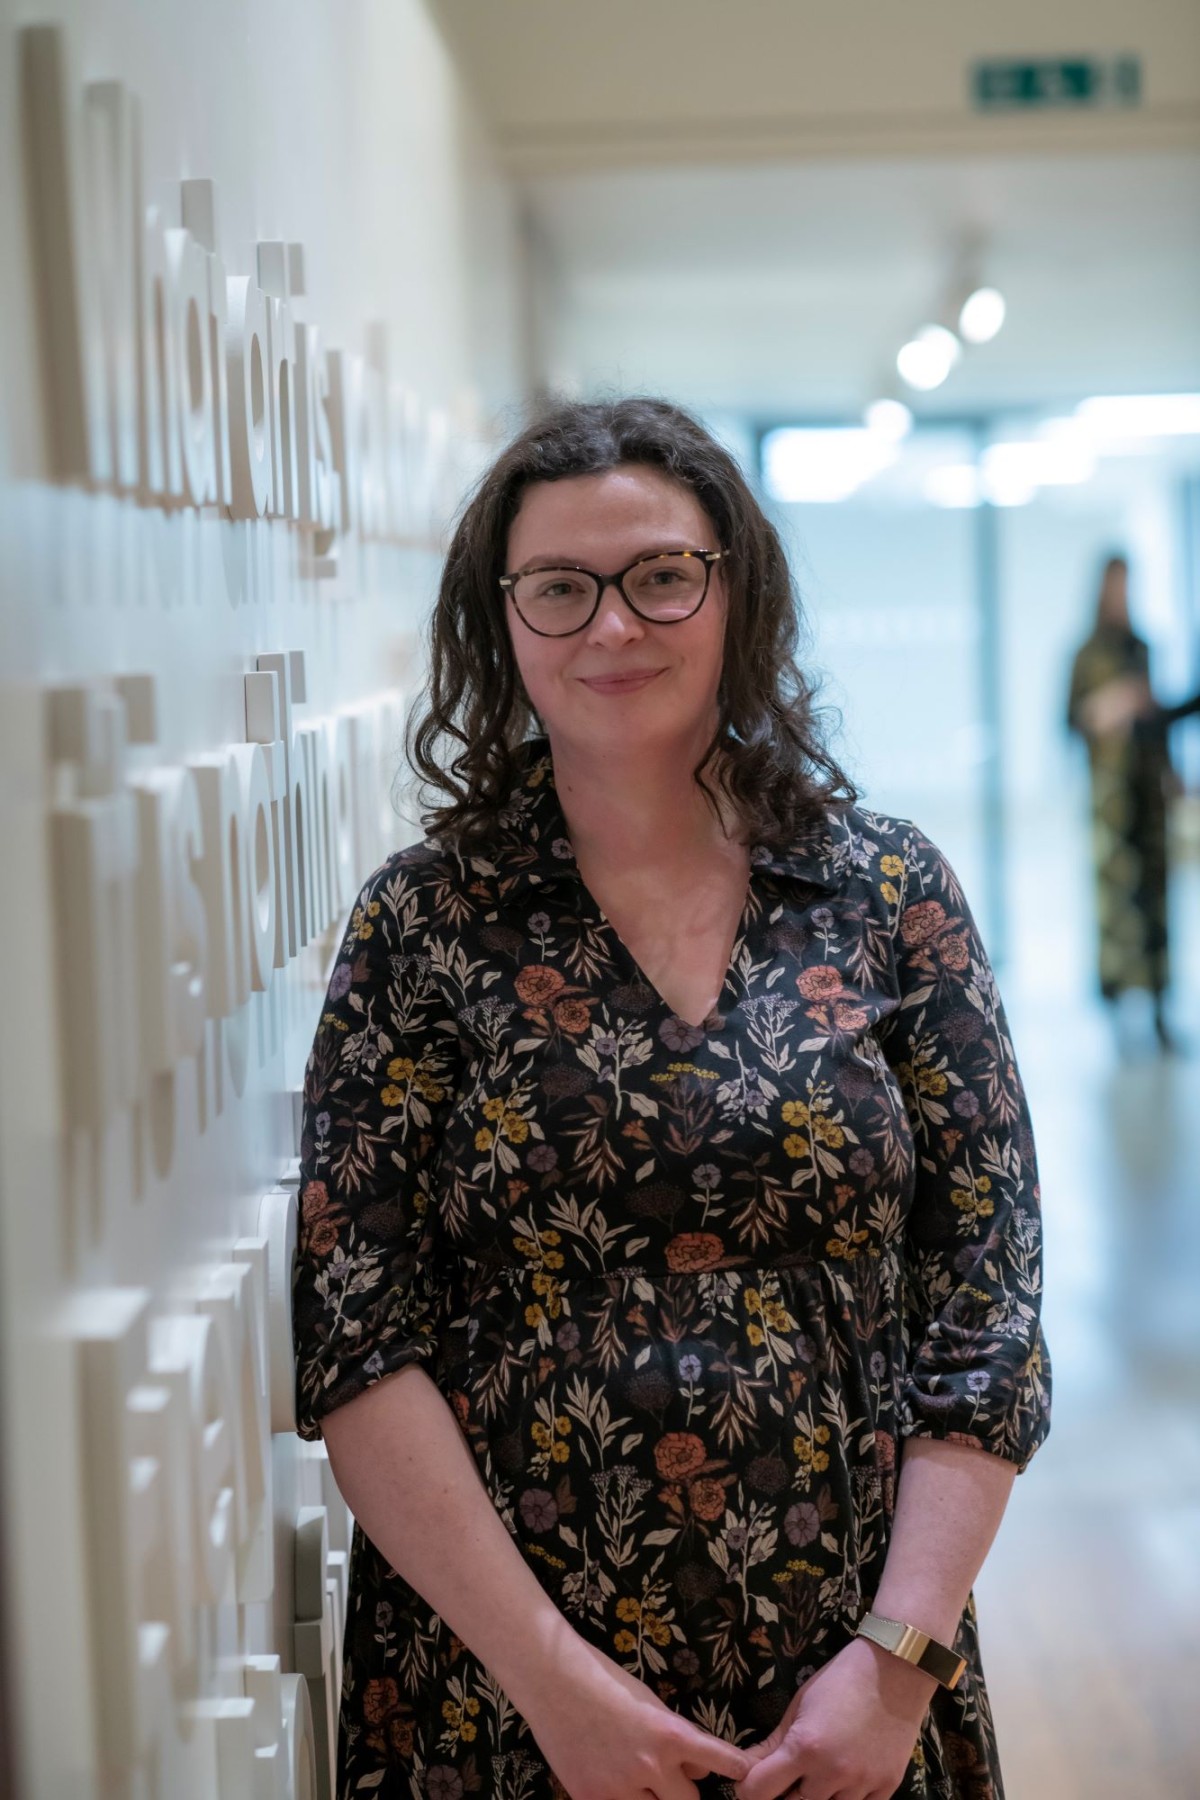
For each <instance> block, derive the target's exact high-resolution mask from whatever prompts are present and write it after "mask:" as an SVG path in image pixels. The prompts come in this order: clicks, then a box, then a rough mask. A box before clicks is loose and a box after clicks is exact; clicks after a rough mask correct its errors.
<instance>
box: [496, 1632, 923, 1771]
mask: <svg viewBox="0 0 1200 1800" xmlns="http://www.w3.org/2000/svg"><path fill="white" fill-rule="evenodd" d="M568 1664H569V1666H568V1667H564V1668H561V1669H560V1671H559V1677H560V1679H559V1682H558V1683H557V1686H556V1691H555V1693H554V1696H553V1699H551V1698H550V1696H547V1704H546V1705H545V1707H544V1708H538V1709H537V1711H536V1712H535V1713H533V1714H530V1716H529V1723H530V1725H531V1726H532V1729H533V1732H534V1736H535V1737H536V1738H537V1741H538V1743H539V1746H540V1747H541V1749H542V1751H543V1753H544V1754H545V1756H546V1759H547V1761H548V1763H549V1764H550V1767H551V1769H552V1770H553V1772H554V1774H555V1776H556V1778H557V1780H558V1781H559V1783H560V1784H561V1786H562V1789H563V1791H564V1793H565V1794H566V1795H567V1796H568V1797H569V1800H698V1789H697V1787H696V1785H695V1784H696V1782H697V1781H700V1780H702V1779H704V1778H705V1777H707V1776H710V1775H722V1776H725V1777H726V1778H727V1779H728V1780H731V1781H732V1782H734V1784H735V1788H734V1791H735V1793H736V1794H737V1796H738V1800H779V1797H780V1796H786V1797H787V1800H890V1797H891V1796H892V1795H893V1794H894V1793H895V1791H896V1789H897V1788H898V1787H899V1785H900V1783H901V1781H902V1780H903V1778H904V1772H905V1770H906V1769H907V1767H908V1764H909V1761H910V1759H911V1757H912V1753H913V1747H914V1745H915V1743H916V1739H917V1736H918V1734H919V1732H920V1729H921V1722H922V1720H923V1719H924V1716H925V1712H926V1709H927V1707H928V1705H929V1701H930V1697H931V1695H932V1693H933V1691H934V1688H935V1687H936V1685H937V1684H936V1683H935V1682H934V1681H933V1679H932V1677H931V1676H928V1675H926V1674H924V1673H923V1672H922V1671H921V1670H920V1669H916V1668H913V1667H912V1666H911V1665H910V1664H908V1663H904V1662H901V1661H900V1660H899V1659H898V1658H897V1657H894V1656H891V1655H889V1653H888V1652H887V1651H886V1650H881V1649H880V1648H879V1647H878V1646H877V1645H874V1644H870V1643H868V1642H867V1641H866V1639H864V1638H855V1639H853V1640H852V1642H851V1643H849V1644H848V1645H847V1646H846V1647H845V1649H843V1650H841V1651H839V1652H838V1654H837V1655H836V1656H833V1657H831V1658H830V1660H829V1662H827V1663H826V1664H825V1665H824V1667H823V1668H821V1669H819V1670H818V1671H817V1673H816V1674H815V1675H813V1676H811V1677H810V1679H809V1680H808V1681H806V1682H805V1683H804V1684H803V1686H802V1687H800V1688H798V1689H797V1691H796V1693H795V1695H794V1697H793V1698H792V1700H791V1702H790V1703H789V1705H788V1708H787V1711H786V1712H785V1713H784V1715H783V1718H782V1719H781V1720H780V1721H779V1724H778V1725H777V1726H776V1727H775V1729H774V1731H772V1732H771V1733H770V1735H769V1736H768V1737H766V1738H764V1739H763V1741H762V1742H761V1743H759V1744H752V1745H750V1746H748V1747H746V1748H739V1747H736V1746H734V1745H732V1744H730V1743H727V1742H726V1741H725V1740H724V1739H722V1738H718V1737H714V1736H712V1735H711V1734H710V1733H709V1732H706V1731H703V1730H701V1729H700V1727H698V1726H696V1725H693V1724H692V1723H691V1721H690V1720H688V1719H685V1718H683V1717H682V1715H680V1714H678V1713H676V1712H674V1711H672V1709H671V1708H670V1707H668V1706H666V1705H665V1704H664V1703H663V1702H662V1701H661V1700H660V1699H659V1698H658V1696H657V1695H656V1694H655V1693H653V1691H652V1690H651V1689H650V1688H649V1687H647V1686H646V1684H645V1683H644V1682H642V1681H639V1680H638V1679H637V1677H636V1676H634V1675H631V1674H629V1672H628V1671H627V1670H625V1669H622V1668H621V1667H620V1665H619V1664H617V1663H615V1662H613V1661H612V1659H611V1658H609V1657H607V1656H606V1655H605V1654H604V1652H603V1651H601V1650H598V1649H596V1648H595V1647H594V1646H593V1645H590V1644H588V1643H587V1642H586V1641H585V1640H583V1639H578V1640H577V1641H576V1647H575V1649H574V1650H573V1653H572V1654H571V1656H570V1657H569V1659H568ZM563 1677H565V1678H566V1679H565V1681H564V1680H563Z"/></svg>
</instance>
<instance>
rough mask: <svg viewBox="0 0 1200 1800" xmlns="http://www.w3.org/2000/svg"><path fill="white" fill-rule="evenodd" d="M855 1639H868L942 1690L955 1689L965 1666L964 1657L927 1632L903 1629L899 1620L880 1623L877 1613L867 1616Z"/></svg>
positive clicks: (862, 1621) (860, 1623)
mask: <svg viewBox="0 0 1200 1800" xmlns="http://www.w3.org/2000/svg"><path fill="white" fill-rule="evenodd" d="M855 1635H856V1636H857V1637H865V1638H870V1640H871V1642H872V1643H873V1644H878V1645H879V1647H880V1649H881V1650H890V1651H891V1653H892V1655H893V1656H898V1657H900V1659H901V1660H902V1661H903V1662H908V1663H912V1664H913V1665H914V1666H915V1667H916V1668H918V1669H924V1671H925V1673H926V1674H927V1675H932V1676H933V1678H934V1680H935V1681H940V1682H941V1684H942V1686H943V1687H944V1688H952V1687H956V1686H957V1685H958V1681H959V1678H960V1676H961V1675H962V1672H963V1670H964V1669H965V1668H966V1666H967V1659H966V1657H965V1656H958V1655H956V1654H955V1652H954V1651H953V1650H947V1648H946V1646H945V1644H939V1643H938V1642H937V1641H936V1639H934V1638H931V1637H930V1636H929V1635H928V1633H927V1632H924V1631H918V1630H917V1628H916V1626H915V1625H903V1624H901V1622H900V1620H899V1619H884V1618H882V1617H881V1616H880V1615H879V1613H873V1612H869V1613H867V1615H866V1616H865V1618H863V1619H862V1620H861V1621H860V1622H859V1627H858V1631H857V1632H856V1634H855Z"/></svg>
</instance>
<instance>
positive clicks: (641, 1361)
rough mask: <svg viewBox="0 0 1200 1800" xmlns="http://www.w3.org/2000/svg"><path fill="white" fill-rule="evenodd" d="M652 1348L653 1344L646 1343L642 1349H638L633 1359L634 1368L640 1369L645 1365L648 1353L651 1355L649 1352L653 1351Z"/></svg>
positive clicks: (648, 1358)
mask: <svg viewBox="0 0 1200 1800" xmlns="http://www.w3.org/2000/svg"><path fill="white" fill-rule="evenodd" d="M653 1349H654V1345H653V1344H647V1345H646V1348H645V1349H644V1350H639V1351H638V1353H637V1355H636V1356H635V1357H634V1359H633V1366H634V1368H635V1369H642V1368H644V1367H645V1365H646V1364H647V1363H648V1362H649V1361H650V1355H651V1352H652V1351H653Z"/></svg>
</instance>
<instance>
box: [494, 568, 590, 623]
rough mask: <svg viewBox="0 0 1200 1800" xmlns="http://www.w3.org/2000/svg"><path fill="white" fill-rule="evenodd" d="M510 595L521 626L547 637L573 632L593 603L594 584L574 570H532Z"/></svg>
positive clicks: (588, 576) (520, 580)
mask: <svg viewBox="0 0 1200 1800" xmlns="http://www.w3.org/2000/svg"><path fill="white" fill-rule="evenodd" d="M512 592H513V599H514V600H515V601H516V603H517V611H518V612H519V613H520V615H521V617H522V618H523V619H524V621H525V623H526V624H527V625H531V626H532V627H533V629H534V630H535V631H544V632H546V633H547V634H548V635H549V636H551V637H553V636H555V635H556V634H557V633H559V632H562V631H577V630H578V629H579V627H580V626H581V625H582V624H583V622H584V620H585V619H586V618H587V616H588V614H589V613H590V612H591V610H592V607H593V606H594V605H595V603H596V583H595V582H594V581H593V579H592V577H591V576H590V575H583V574H581V573H580V571H579V570H578V569H534V570H533V571H532V573H530V574H528V575H521V576H518V578H517V582H516V585H515V586H514V588H513V591H512Z"/></svg>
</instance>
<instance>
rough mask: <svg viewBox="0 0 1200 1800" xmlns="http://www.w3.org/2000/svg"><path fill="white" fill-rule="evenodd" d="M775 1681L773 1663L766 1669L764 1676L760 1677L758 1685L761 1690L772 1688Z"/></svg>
mask: <svg viewBox="0 0 1200 1800" xmlns="http://www.w3.org/2000/svg"><path fill="white" fill-rule="evenodd" d="M774 1679H775V1664H774V1663H772V1664H771V1665H770V1667H769V1668H766V1669H764V1670H763V1672H762V1674H761V1675H760V1676H759V1678H758V1685H759V1687H760V1688H763V1687H770V1685H771V1683H772V1682H773V1681H774Z"/></svg>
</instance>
